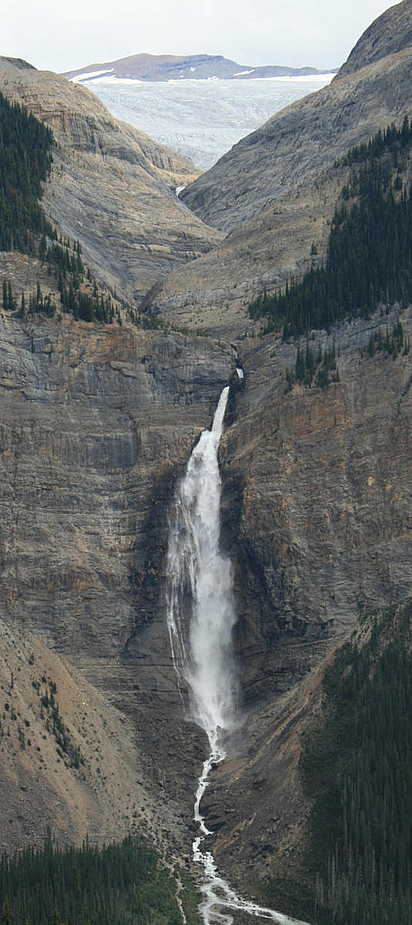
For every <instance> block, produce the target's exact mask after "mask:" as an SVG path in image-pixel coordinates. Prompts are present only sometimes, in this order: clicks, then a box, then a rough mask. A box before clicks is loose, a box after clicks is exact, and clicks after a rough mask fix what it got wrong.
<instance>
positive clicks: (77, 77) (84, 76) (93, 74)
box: [69, 67, 114, 84]
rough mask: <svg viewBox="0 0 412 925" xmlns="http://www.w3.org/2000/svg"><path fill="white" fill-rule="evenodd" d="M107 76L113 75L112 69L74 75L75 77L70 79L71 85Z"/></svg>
mask: <svg viewBox="0 0 412 925" xmlns="http://www.w3.org/2000/svg"><path fill="white" fill-rule="evenodd" d="M108 74H114V67H111V68H108V69H106V70H104V71H85V72H84V74H76V75H75V77H70V78H69V80H71V82H72V83H75V84H76V83H81V82H82V81H83V80H93V79H94V78H96V77H107V76H108Z"/></svg>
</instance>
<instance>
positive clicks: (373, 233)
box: [249, 117, 412, 337]
mask: <svg viewBox="0 0 412 925" xmlns="http://www.w3.org/2000/svg"><path fill="white" fill-rule="evenodd" d="M411 140H412V130H411V127H410V125H409V120H408V118H407V117H405V119H404V122H403V125H402V128H400V129H396V128H395V126H391V127H388V129H387V130H386V131H385V132H383V133H381V132H379V133H378V135H375V136H374V138H372V139H371V141H370V142H369V143H368V144H367V145H366V144H365V145H361V146H359V147H357V148H352V149H351V150H350V151H349V152H348V154H347V155H346V157H345V158H344V163H345V164H348V165H350V166H351V173H350V176H349V180H348V183H347V184H345V186H344V187H343V188H342V194H341V197H340V200H339V202H338V205H337V207H336V209H335V214H334V216H333V220H332V226H331V231H330V235H329V241H328V249H327V254H326V258H325V263H324V266H321V267H316V268H314V267H311V269H310V270H309V271H308V272H307V273H306V274H305V275H304V277H303V279H302V280H300V281H296V282H295V281H293V280H292V281H291V283H289V284H288V282H287V283H286V288H285V291H284V292H283V293H279V294H276V295H272V296H268V295H267V293H264V294H263V295H260V296H259V297H258V298H257V299H256V300H255V301H254V302H252V303H251V304H250V306H249V313H250V315H251V316H252V317H253V318H262V317H263V318H267V322H266V330H273V329H279V328H280V327H283V336H284V337H289V336H295V335H296V334H303V333H309V331H310V330H311V329H313V328H329V327H330V325H331V324H333V323H335V322H336V321H340V320H342V319H343V318H353V317H358V316H359V315H361V316H362V315H363V316H364V317H368V316H369V315H370V314H372V313H373V312H374V311H375V310H376V308H377V307H378V305H379V304H381V305H382V304H385V305H387V306H390V305H394V304H396V303H399V304H401V305H402V306H403V307H406V306H407V305H409V304H410V303H411V302H412V263H411V245H412V241H411V235H412V191H411V179H410V176H409V173H410V172H409V170H408V166H409V165H408V162H410V158H411Z"/></svg>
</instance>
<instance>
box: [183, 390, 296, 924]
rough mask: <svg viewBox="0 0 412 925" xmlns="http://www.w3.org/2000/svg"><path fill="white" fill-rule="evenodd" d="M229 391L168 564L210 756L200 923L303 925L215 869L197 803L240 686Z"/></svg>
mask: <svg viewBox="0 0 412 925" xmlns="http://www.w3.org/2000/svg"><path fill="white" fill-rule="evenodd" d="M228 395H229V387H226V388H225V389H223V392H222V394H221V396H220V399H219V404H218V406H217V408H216V412H215V416H214V418H213V425H212V428H211V430H205V431H203V433H202V434H201V437H200V439H199V442H198V443H197V444H196V446H195V448H194V450H193V452H192V455H191V457H190V459H189V462H188V465H187V469H186V473H185V476H184V478H183V479H182V480H181V482H180V484H179V486H178V489H177V492H176V498H175V506H174V516H173V523H172V525H171V527H170V531H169V547H168V560H167V579H168V581H167V623H168V628H169V635H170V642H171V649H172V657H173V662H174V665H175V668H176V671H177V673H178V675H179V676H181V677H182V678H183V679H184V681H185V682H186V684H187V685H188V687H189V691H190V698H191V709H192V712H193V717H194V719H195V720H196V722H197V723H198V725H199V726H201V727H202V728H203V729H204V730H205V731H206V733H207V736H208V739H209V746H210V754H209V757H208V758H207V759H206V761H205V762H204V765H203V770H202V774H201V776H200V777H199V783H198V788H197V792H196V799H195V807H194V819H195V822H197V823H198V825H199V830H200V834H199V835H198V837H197V838H196V839H195V841H194V842H193V859H194V861H195V862H196V863H198V864H200V865H202V867H203V882H202V886H201V890H202V893H203V895H204V901H203V902H202V904H201V907H200V911H201V914H202V918H203V921H204V925H211V923H212V921H214V922H216V921H219V922H222V923H225V925H231V923H232V921H233V919H232V916H231V915H230V914H229V915H225V914H224V913H223V912H219V911H218V910H219V909H228V910H238V911H241V912H243V913H246V914H249V915H252V916H255V917H256V916H258V917H261V918H267V919H271V920H272V921H273V922H275V923H278V925H303V923H298V922H296V920H292V919H290V918H288V917H287V916H284V915H282V914H281V913H279V912H274V911H273V910H272V909H266V908H264V907H262V906H258V905H256V904H255V903H252V902H248V901H247V900H244V899H242V898H241V897H239V896H237V895H236V893H235V892H234V891H233V890H232V889H231V888H230V886H229V884H228V883H226V881H225V880H223V879H222V878H221V877H220V876H219V874H218V872H217V869H216V865H215V862H214V859H213V856H212V854H211V853H210V852H209V851H203V850H202V845H203V842H204V840H205V838H206V837H207V836H208V835H211V834H212V833H211V832H210V831H209V830H208V829H207V828H206V825H205V821H204V818H203V816H202V814H201V812H200V803H201V800H202V797H203V795H204V792H205V790H206V787H207V786H208V777H209V773H210V771H211V769H212V767H213V766H214V765H216V764H218V763H219V762H221V761H223V760H224V759H225V757H226V751H225V748H224V744H223V734H224V732H225V731H226V730H229V729H230V727H231V726H233V724H234V721H235V712H236V693H237V682H236V672H235V665H234V658H233V651H232V641H231V637H232V629H233V626H234V623H235V621H236V614H235V607H234V597H233V587H232V573H231V564H230V561H229V560H228V559H227V558H226V557H225V556H223V555H222V553H221V551H220V546H219V535H220V491H221V481H220V475H219V464H218V450H219V443H220V438H221V436H222V431H223V419H224V415H225V410H226V405H227V400H228Z"/></svg>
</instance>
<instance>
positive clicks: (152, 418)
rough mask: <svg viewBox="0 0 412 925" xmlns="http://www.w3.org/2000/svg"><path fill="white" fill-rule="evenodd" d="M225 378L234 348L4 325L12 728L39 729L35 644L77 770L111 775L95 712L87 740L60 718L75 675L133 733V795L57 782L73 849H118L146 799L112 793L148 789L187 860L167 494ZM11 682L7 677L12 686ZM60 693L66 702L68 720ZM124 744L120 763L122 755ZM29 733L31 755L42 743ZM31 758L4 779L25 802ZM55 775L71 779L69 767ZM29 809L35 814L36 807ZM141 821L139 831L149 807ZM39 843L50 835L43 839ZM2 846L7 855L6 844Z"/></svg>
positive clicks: (188, 763)
mask: <svg viewBox="0 0 412 925" xmlns="http://www.w3.org/2000/svg"><path fill="white" fill-rule="evenodd" d="M232 368H233V359H232V352H231V350H230V348H229V347H222V346H220V345H218V344H217V343H213V342H208V341H206V340H205V339H204V338H199V339H196V338H191V339H188V338H185V337H183V336H182V335H178V334H176V335H165V334H162V333H161V334H158V333H155V334H153V333H147V332H146V333H145V332H142V331H136V330H133V329H130V328H125V327H123V328H120V327H118V326H117V325H112V326H107V327H101V326H93V325H86V324H82V323H78V324H73V323H72V324H70V321H69V320H68V319H67V318H64V319H63V322H61V323H60V324H59V323H56V322H53V321H52V322H46V321H41V320H35V321H34V322H33V323H30V324H25V323H23V322H22V321H20V320H15V319H13V318H10V317H8V316H4V315H3V316H2V318H1V353H0V381H1V407H2V413H1V422H2V423H1V436H0V439H1V481H2V486H3V491H2V521H1V522H2V526H1V552H0V562H1V587H2V605H1V609H2V615H3V618H4V621H5V623H6V625H7V627H8V632H9V634H11V638H15V636H14V634H16V633H17V638H18V639H19V638H20V635H21V634H23V636H24V637H25V638H26V642H27V645H25V650H24V652H23V656H22V661H21V668H22V671H23V675H24V679H25V682H27V677H28V678H29V682H28V683H27V689H24V690H23V691H22V692H21V691H20V688H19V697H20V698H21V702H22V703H24V704H25V707H24V708H23V707H21V708H20V707H19V712H20V714H21V719H20V720H19V722H21V723H23V722H24V719H25V718H26V717H27V718H28V720H29V722H30V723H31V724H32V725H34V724H35V723H36V728H37V726H38V724H39V723H40V717H39V716H38V715H37V713H38V712H39V710H38V709H37V708H36V706H35V704H33V703H32V705H31V706H30V701H31V700H32V701H33V699H34V701H35V702H37V699H38V698H36V697H35V695H34V692H33V693H32V697H31V698H30V690H31V685H30V678H31V676H32V671H34V670H35V669H34V667H33V669H32V668H31V666H30V663H29V655H30V653H31V651H32V647H33V646H34V645H36V646H37V643H34V642H31V641H30V640H31V639H33V637H35V638H39V639H41V640H42V646H43V650H42V652H43V654H42V656H41V658H43V661H44V666H45V667H44V668H43V667H39V665H40V663H41V665H43V662H42V661H41V658H40V657H39V659H37V658H36V671H37V674H36V675H33V679H34V680H40V681H41V678H42V677H43V674H45V675H46V677H47V678H49V677H50V678H51V679H52V680H57V687H58V694H59V701H60V703H61V705H62V711H63V716H64V718H65V722H66V723H67V725H68V728H69V729H70V730H71V733H72V735H73V741H74V742H75V743H79V744H80V746H81V751H82V753H83V752H84V751H85V752H86V758H87V755H88V754H89V753H90V752H92V753H93V752H94V750H95V749H97V750H100V751H101V752H102V753H103V754H106V759H107V761H109V763H110V757H109V756H110V754H111V752H112V751H113V748H112V745H110V736H111V735H113V734H114V733H113V728H112V732H109V729H108V728H107V729H105V728H104V707H103V701H102V700H101V699H100V704H98V705H97V707H96V709H97V711H98V716H97V714H96V716H97V718H96V722H93V723H92V718H91V717H89V720H86V719H85V724H86V725H85V727H84V730H83V732H82V730H81V727H80V726H78V725H76V723H77V722H79V723H80V718H78V719H73V716H70V711H69V714H68V713H67V710H68V707H67V701H69V700H70V690H73V689H74V687H75V686H76V685H78V684H79V683H81V684H82V683H83V681H79V672H80V675H81V678H83V679H84V682H85V683H86V679H87V681H88V683H89V684H90V683H92V684H93V687H94V688H97V689H99V690H100V691H101V692H102V694H103V696H104V697H105V698H106V703H107V700H109V702H111V703H113V705H115V706H116V707H117V708H118V709H120V710H121V711H122V712H123V714H126V715H128V716H129V717H131V718H132V719H133V729H134V732H133V744H132V751H131V753H130V755H131V757H130V767H129V765H128V763H127V762H126V771H125V774H126V779H127V780H126V783H125V777H124V775H123V776H122V775H120V776H119V788H118V789H117V791H116V793H117V796H116V794H115V796H113V792H112V795H111V790H110V788H109V789H108V790H107V792H106V791H105V790H104V789H102V788H99V787H98V784H99V780H101V775H103V774H105V775H106V776H107V775H108V772H107V768H106V770H105V771H103V767H102V768H101V771H100V772H99V774H98V776H97V777H96V774H97V770H96V766H95V763H93V764H92V765H91V767H89V771H90V774H89V777H88V779H87V780H86V781H83V780H82V778H81V772H82V768H81V769H80V771H77V770H76V769H74V770H73V769H72V770H70V771H68V770H65V771H64V775H65V779H66V783H67V779H68V778H70V780H71V787H70V790H69V792H68V794H67V799H66V801H65V800H64V799H63V798H62V796H61V795H60V797H59V798H58V799H60V802H62V817H63V821H62V823H61V825H62V831H64V833H65V837H67V838H69V840H79V839H81V837H82V832H83V834H84V829H85V828H86V829H87V827H89V826H90V828H91V829H93V831H94V833H95V835H96V837H98V836H100V837H105V835H106V837H107V833H108V831H111V833H112V834H114V833H115V831H116V830H117V822H116V821H115V820H116V818H117V817H118V816H119V813H120V816H121V818H122V826H123V827H124V829H127V825H128V824H129V825H130V823H131V822H136V821H137V822H138V821H139V818H140V811H141V809H142V805H143V804H142V800H143V797H142V798H141V799H137V804H136V801H134V803H133V800H132V799H131V802H130V805H129V803H128V802H127V801H126V804H127V805H125V808H124V810H123V811H122V810H121V792H120V791H121V786H126V787H127V791H128V792H129V794H133V793H134V792H135V791H136V793H139V792H140V791H139V787H137V785H136V781H137V780H140V785H144V786H146V785H145V784H144V782H145V781H146V782H148V786H149V789H150V788H154V789H155V793H156V806H157V813H154V812H153V819H154V821H153V826H154V829H155V830H156V829H157V831H159V827H161V825H167V826H168V829H169V831H174V832H175V834H176V838H177V840H178V842H179V841H180V845H181V844H182V837H181V836H180V835H179V821H178V818H179V815H180V813H181V812H182V806H185V805H186V809H185V817H186V820H187V819H190V816H191V803H192V795H191V794H192V793H193V786H194V781H195V776H196V775H195V771H196V765H193V757H194V756H193V754H192V746H191V737H192V733H191V727H190V726H188V725H187V724H185V723H184V719H183V717H182V713H181V700H180V697H179V696H178V693H177V690H176V683H175V676H174V671H173V669H172V666H171V661H170V652H169V645H168V638H167V629H166V622H165V610H164V598H163V590H164V582H163V578H164V564H165V563H164V557H165V548H166V541H167V514H168V507H169V504H170V497H171V493H172V491H173V484H174V481H175V479H176V477H177V475H178V474H179V472H180V471H181V469H182V467H183V466H184V464H185V463H186V460H187V458H188V456H189V453H190V450H191V447H192V445H193V442H194V441H195V440H196V438H197V436H198V434H199V432H200V430H201V429H203V427H205V426H207V425H208V424H209V422H210V420H211V414H212V413H213V410H214V406H215V404H216V402H217V399H218V396H219V393H220V389H221V387H223V385H224V384H225V383H226V382H227V381H228V378H229V376H230V374H231V370H232ZM39 645H40V643H39ZM45 646H47V647H48V648H49V649H52V650H53V651H54V653H55V656H56V657H54V656H53V660H52V662H53V670H51V669H50V674H49V663H50V660H51V656H50V657H49V658H47V656H46V655H45V654H44V653H45ZM11 648H12V643H11ZM57 656H59V657H60V658H62V657H64V658H68V659H69V660H70V665H71V668H70V669H69V670H70V671H71V672H72V681H71V685H70V689H69V688H68V687H67V683H66V681H64V679H63V680H61V681H60V682H59V678H58V677H56V673H58V675H59V676H61V675H62V673H63V672H62V669H61V668H56V662H57V661H58V659H57ZM12 673H13V666H11V667H10V671H9V673H8V685H9V686H10V677H11V674H12ZM6 674H7V672H6ZM14 677H15V678H16V679H17V677H18V675H17V668H16V667H15V668H14ZM43 686H44V685H43ZM15 688H16V689H17V680H16V684H15ZM62 688H63V690H64V689H66V688H67V689H66V695H65V700H66V710H64V709H63V690H62ZM10 693H12V692H10ZM15 693H16V690H15ZM86 693H87V692H86ZM41 694H42V695H44V690H43V687H42V691H41ZM93 696H95V695H93ZM96 696H97V695H96ZM89 697H90V693H87V696H85V698H84V699H85V700H86V701H87V702H88V699H89ZM8 702H9V703H11V700H10V698H9V700H8ZM36 709H37V712H36ZM33 712H35V714H36V716H35V718H34V716H33ZM86 712H87V711H86ZM0 714H2V716H1V723H2V727H3V728H4V723H5V722H6V720H7V719H8V716H7V711H6V712H5V708H3V705H1V709H0ZM117 715H118V714H117ZM46 718H47V717H46ZM172 719H173V723H174V727H173V732H172V733H171V732H170V722H171V720H172ZM123 721H124V717H123ZM117 722H119V720H117ZM88 724H89V726H88ZM90 724H91V725H93V726H96V728H95V729H94V730H93V728H91V725H90ZM11 725H12V730H11V731H12V732H13V728H14V727H13V724H11ZM185 727H186V728H185ZM16 728H17V727H16ZM23 728H24V727H23ZM125 728H126V731H125V733H124V736H123V735H122V737H121V741H120V743H119V747H120V754H119V760H120V758H121V754H122V752H123V750H124V749H126V750H127V749H130V747H131V745H130V743H131V739H130V735H129V733H127V727H125ZM38 733H39V736H37V737H36V743H37V738H38V737H41V735H40V733H41V730H40V729H38ZM41 734H42V733H41ZM193 736H194V738H193V743H194V744H193V748H196V749H199V748H200V747H201V745H200V743H201V737H200V733H196V734H195V733H193ZM97 739H99V740H100V741H97ZM85 740H88V742H89V744H88V745H87V748H86V749H85ZM4 741H5V743H6V744H7V739H5V740H4ZM183 741H184V744H183ZM106 746H108V750H107V749H106ZM54 750H55V749H54ZM170 751H172V752H173V751H175V758H176V760H175V761H174V760H173V758H172V759H171V760H170V761H169V760H168V758H167V754H168V753H170ZM183 753H184V754H185V755H186V758H185V760H184V761H182V755H183ZM36 758H37V755H36V753H35V746H34V739H33V747H32V748H31V749H30V748H26V749H25V750H24V753H23V752H22V750H21V751H20V749H17V757H16V753H14V756H13V752H12V751H11V750H10V754H9V753H8V752H7V761H6V760H5V762H4V773H5V775H6V777H11V778H12V779H13V778H17V779H18V780H21V783H22V785H23V786H30V787H32V789H33V787H34V785H33V782H32V783H31V784H30V785H29V784H28V783H27V781H26V783H25V782H24V774H23V772H22V771H21V765H22V764H23V765H28V768H26V771H27V776H28V777H29V776H30V777H33V776H34V777H35V778H37V777H38V775H39V771H40V770H41V769H40V768H38V767H37V765H36V761H35V759H36ZM63 758H64V756H63ZM106 759H105V761H106ZM55 761H56V759H54V760H53V762H52V763H51V764H50V762H51V754H49V756H48V757H46V758H45V764H46V766H47V768H48V769H49V772H48V774H46V776H45V787H46V791H47V787H48V788H49V790H50V788H51V789H53V787H54V774H55V772H58V771H59V768H58V767H56V768H55ZM61 763H62V766H64V760H63V759H61ZM182 766H183V770H182ZM142 767H143V770H142ZM127 768H129V770H127ZM139 768H140V771H139ZM62 769H63V768H62ZM43 770H44V768H43ZM113 770H114V771H115V767H114V766H113ZM111 773H112V772H111V771H110V775H111ZM73 778H74V780H73ZM188 779H189V781H190V785H189V786H188V784H187V780H188ZM122 780H123V785H122V784H121V781H122ZM166 783H167V786H166ZM140 785H139V786H140ZM59 786H60V785H59ZM62 786H63V781H62ZM96 787H97V796H96V794H95V792H94V788H96ZM136 787H137V789H136ZM60 789H61V788H60ZM17 791H18V787H17ZM79 791H82V792H83V798H82V802H81V804H80V805H81V807H82V809H79V811H78V812H77V813H76V812H75V811H74V810H73V807H72V806H71V803H72V802H75V801H76V799H77V797H76V794H79ZM59 792H60V791H59ZM166 794H167V796H166ZM38 797H39V802H40V803H41V799H43V797H41V794H40V792H39V794H38ZM33 799H34V798H33ZM44 799H46V797H44ZM55 799H56V798H54V799H53V805H54V801H55ZM34 802H35V799H34ZM111 803H112V804H113V807H112V809H110V805H111ZM132 804H133V805H132ZM172 805H174V806H175V810H174V811H173V812H174V820H173V823H172V820H171V817H170V809H171V807H172ZM160 806H162V813H161V812H160V808H159V807H160ZM143 809H144V815H145V818H146V824H147V814H148V813H149V815H150V799H149V798H147V796H146V797H145V802H144V806H143ZM99 813H100V815H101V821H100V823H99ZM133 813H134V814H135V815H134V817H133ZM20 816H21V821H20V822H18V821H17V820H15V821H14V823H13V828H12V829H11V830H10V832H9V835H10V838H9V842H8V844H9V845H18V844H19V838H20V839H21V842H24V841H25V840H29V837H30V831H31V829H30V826H29V825H28V820H27V815H26V813H25V812H22V813H20ZM39 816H41V812H40V810H39V809H38V811H37V815H36V818H37V817H39ZM47 818H49V816H48V817H47ZM68 818H70V820H71V822H70V825H69V824H68V821H67V820H68ZM180 826H181V822H180ZM43 831H44V826H43V828H41V829H40V832H39V834H40V835H41V834H42V833H43ZM2 837H3V840H4V843H6V842H7V834H6V833H3V835H2Z"/></svg>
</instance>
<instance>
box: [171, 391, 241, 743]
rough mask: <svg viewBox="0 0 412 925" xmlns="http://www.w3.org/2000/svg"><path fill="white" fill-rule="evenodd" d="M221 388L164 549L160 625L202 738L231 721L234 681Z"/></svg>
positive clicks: (182, 484)
mask: <svg viewBox="0 0 412 925" xmlns="http://www.w3.org/2000/svg"><path fill="white" fill-rule="evenodd" d="M228 394H229V387H228V386H227V387H226V388H225V389H223V392H222V394H221V396H220V399H219V404H218V406H217V408H216V412H215V416H214V419H213V425H212V428H211V430H204V431H203V433H202V434H201V437H200V440H199V442H198V443H197V444H196V446H195V448H194V450H193V452H192V455H191V457H190V459H189V463H188V465H187V469H186V474H185V477H184V478H183V479H182V481H181V482H180V485H179V487H178V490H177V493H176V499H175V509H174V521H173V524H172V526H171V528H170V533H169V550H168V568H167V573H168V608H167V609H168V626H169V632H170V638H171V644H172V652H173V656H174V661H175V665H176V667H177V669H178V671H180V673H181V675H182V676H183V677H184V679H185V681H186V682H187V683H188V685H189V690H190V696H191V700H192V710H193V715H194V718H195V719H196V722H197V723H198V724H199V725H200V726H203V728H204V729H205V730H206V732H207V734H208V736H209V738H210V737H211V736H212V734H215V733H216V730H218V729H219V728H221V729H223V728H227V727H228V726H230V724H231V723H232V721H233V718H234V714H235V704H236V680H235V669H234V660H233V653H232V643H231V635H232V628H233V625H234V623H235V619H236V616H235V607H234V600H233V589H232V574H231V564H230V561H229V559H227V558H225V557H224V556H223V555H222V553H221V552H220V549H219V534H220V488H221V484H220V475H219V465H218V458H217V455H218V449H219V443H220V438H221V436H222V430H223V418H224V414H225V410H226V404H227V399H228Z"/></svg>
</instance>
